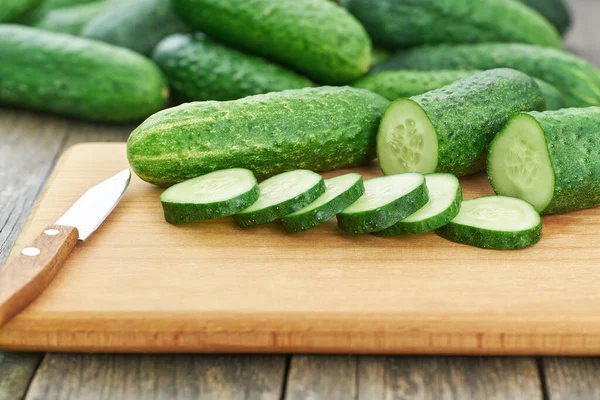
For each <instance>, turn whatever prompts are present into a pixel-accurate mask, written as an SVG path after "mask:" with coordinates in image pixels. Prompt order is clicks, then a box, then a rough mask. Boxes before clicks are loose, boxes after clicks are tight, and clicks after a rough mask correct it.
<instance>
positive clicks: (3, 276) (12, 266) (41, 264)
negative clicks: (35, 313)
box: [0, 169, 131, 327]
mask: <svg viewBox="0 0 600 400" xmlns="http://www.w3.org/2000/svg"><path fill="white" fill-rule="evenodd" d="M130 180H131V172H130V171H129V169H125V170H123V171H121V172H119V173H118V174H116V175H113V176H112V177H110V178H108V179H107V180H105V181H103V182H101V183H99V184H98V185H96V186H94V187H92V188H90V189H89V190H88V191H87V192H85V193H84V194H83V195H82V196H81V197H80V198H79V199H78V200H77V201H76V202H75V203H74V204H73V205H72V206H71V207H70V208H69V209H68V210H67V212H65V213H64V214H63V216H62V217H60V218H59V219H58V221H56V223H55V224H54V225H50V226H48V227H47V228H46V229H44V230H43V231H42V233H40V234H39V235H38V237H37V238H36V239H35V240H34V241H33V242H31V243H30V244H29V245H27V246H25V247H23V248H22V249H21V250H20V252H19V253H18V254H16V255H15V257H14V258H13V259H11V260H10V261H9V262H7V263H6V265H4V267H2V268H0V327H1V326H2V325H4V324H5V323H6V322H8V321H9V320H11V319H12V318H13V317H14V316H15V315H17V314H18V313H19V312H21V311H22V310H23V309H25V308H26V307H27V306H28V305H29V304H31V303H32V302H33V301H34V300H35V299H36V298H37V297H38V296H39V295H40V294H41V293H42V292H43V291H44V290H45V289H46V287H47V286H48V285H49V284H50V282H52V280H53V279H54V277H55V276H56V274H57V273H58V271H59V270H60V267H61V266H62V264H63V263H64V261H65V260H66V259H67V257H68V255H69V254H70V253H71V250H73V248H74V247H75V245H76V243H77V242H78V241H85V240H86V239H87V238H88V237H89V236H90V235H91V234H92V233H94V231H96V229H98V227H99V226H100V225H101V224H102V222H104V220H105V219H106V217H108V215H109V214H110V213H111V212H112V210H113V209H114V208H115V207H116V206H117V204H118V203H119V201H120V200H121V198H122V197H123V194H124V193H125V191H126V190H127V187H128V186H129V182H130Z"/></svg>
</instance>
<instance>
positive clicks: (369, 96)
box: [127, 87, 389, 186]
mask: <svg viewBox="0 0 600 400" xmlns="http://www.w3.org/2000/svg"><path fill="white" fill-rule="evenodd" d="M388 104H389V101H388V100H386V99H385V98H383V97H381V96H379V95H377V94H375V93H372V92H369V91H367V90H363V89H354V88H349V87H319V88H305V89H299V90H286V91H283V92H276V93H268V94H262V95H257V96H250V97H246V98H243V99H239V100H235V101H229V102H214V101H211V102H195V103H187V104H183V105H181V106H179V107H174V108H170V109H167V110H164V111H161V112H159V113H156V114H155V115H153V116H151V117H150V118H148V119H147V120H146V121H145V122H143V123H142V124H141V125H140V126H139V127H138V128H136V129H135V130H134V131H133V132H132V134H131V136H130V137H129V140H128V144H127V152H128V158H129V163H130V164H131V167H132V168H133V170H134V171H135V173H136V174H137V175H138V176H139V177H140V178H142V179H143V180H145V181H147V182H150V183H153V184H156V185H161V186H165V185H171V184H174V183H178V182H181V181H184V180H186V179H189V178H193V177H195V176H199V175H203V174H205V173H208V172H212V171H216V170H219V169H226V168H233V167H240V168H246V169H249V170H251V171H252V172H253V173H254V175H255V176H256V177H257V178H258V179H263V178H268V177H270V176H273V175H276V174H278V173H281V172H285V171H291V170H294V169H309V170H312V171H317V172H323V171H332V170H335V169H340V168H344V167H355V166H359V165H364V164H366V163H368V162H370V161H371V160H373V158H374V148H375V137H376V135H377V128H378V126H379V120H380V119H381V115H382V114H383V111H384V110H385V109H386V107H387V106H388ZM308 154H309V155H310V157H307V155H308Z"/></svg>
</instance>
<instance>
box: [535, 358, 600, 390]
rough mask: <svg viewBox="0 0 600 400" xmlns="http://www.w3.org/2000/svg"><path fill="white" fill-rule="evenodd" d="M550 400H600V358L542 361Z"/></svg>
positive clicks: (544, 359) (548, 359) (550, 359)
mask: <svg viewBox="0 0 600 400" xmlns="http://www.w3.org/2000/svg"><path fill="white" fill-rule="evenodd" d="M542 366H543V368H542V370H543V371H544V379H545V386H546V391H547V395H548V399H549V400H588V399H589V400H595V399H600V380H599V379H598V378H599V377H600V358H575V357H560V358H559V357H548V358H543V359H542Z"/></svg>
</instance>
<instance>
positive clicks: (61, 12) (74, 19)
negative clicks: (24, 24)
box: [32, 0, 117, 36]
mask: <svg viewBox="0 0 600 400" xmlns="http://www.w3.org/2000/svg"><path fill="white" fill-rule="evenodd" d="M116 1H117V0H104V1H98V2H94V3H88V4H80V5H77V6H72V7H66V8H57V9H55V10H51V11H49V12H48V13H47V14H45V15H44V16H43V17H41V18H40V19H39V20H38V21H36V22H35V23H33V24H32V26H33V27H35V28H39V29H44V30H47V31H52V32H62V33H69V34H71V35H76V36H78V35H79V34H80V33H81V30H82V29H83V27H84V26H85V25H86V24H87V23H88V22H90V21H91V20H92V19H93V18H94V17H96V16H97V15H99V14H100V13H102V12H103V11H105V10H106V9H107V8H110V7H114V6H115V5H116V4H117V3H116Z"/></svg>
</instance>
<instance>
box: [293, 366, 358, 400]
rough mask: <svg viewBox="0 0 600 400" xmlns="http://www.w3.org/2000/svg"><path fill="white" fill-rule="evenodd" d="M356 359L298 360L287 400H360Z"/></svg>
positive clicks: (294, 367)
mask: <svg viewBox="0 0 600 400" xmlns="http://www.w3.org/2000/svg"><path fill="white" fill-rule="evenodd" d="M356 366H357V363H356V357H355V356H294V357H292V361H291V363H290V370H289V374H288V381H287V390H286V396H285V398H286V399H287V400H303V399H327V400H337V399H339V400H347V399H354V398H356V393H357V392H356V389H357V381H356V372H357V370H356Z"/></svg>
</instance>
